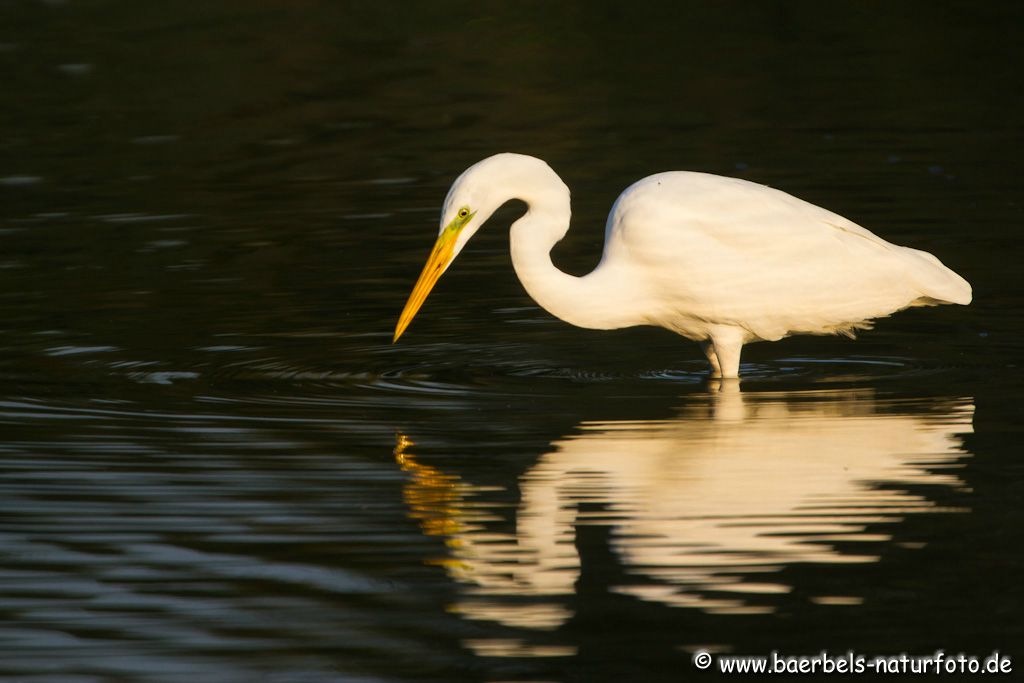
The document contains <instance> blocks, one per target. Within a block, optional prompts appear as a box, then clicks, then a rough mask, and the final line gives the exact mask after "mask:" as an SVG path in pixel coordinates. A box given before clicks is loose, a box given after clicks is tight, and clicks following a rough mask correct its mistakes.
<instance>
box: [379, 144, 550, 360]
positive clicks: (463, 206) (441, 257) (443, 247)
mask: <svg viewBox="0 0 1024 683" xmlns="http://www.w3.org/2000/svg"><path fill="white" fill-rule="evenodd" d="M550 177H554V178H555V179H556V180H558V176H556V175H555V173H554V171H552V170H551V169H550V167H548V165H547V164H545V163H544V162H543V161H541V160H540V159H535V158H534V157H529V156H525V155H522V154H510V153H505V154H496V155H494V156H492V157H488V158H486V159H484V160H483V161H480V162H477V163H476V164H474V165H472V166H470V167H469V168H468V169H466V170H465V171H464V172H463V173H462V175H460V176H459V177H458V178H456V179H455V182H454V183H452V187H451V189H450V190H449V191H448V196H447V197H446V198H445V200H444V207H443V208H442V210H441V225H440V229H439V230H438V235H437V241H436V242H435V243H434V249H433V250H432V251H431V252H430V256H429V257H428V258H427V263H426V265H424V266H423V272H421V273H420V277H419V280H417V281H416V285H415V286H414V287H413V289H412V294H410V295H409V300H408V301H407V302H406V304H405V308H404V309H403V310H402V314H401V315H400V316H399V318H398V324H397V325H396V326H395V335H394V339H393V341H398V338H399V337H400V336H402V333H403V332H405V328H407V327H408V326H409V323H411V322H412V319H413V317H414V316H415V315H416V312H417V311H419V309H420V306H422V305H423V302H424V301H425V300H426V298H427V295H428V294H429V293H430V290H431V289H433V287H434V285H435V284H436V283H437V281H438V280H439V279H440V277H441V275H442V274H444V271H446V270H447V269H448V266H450V265H451V264H452V261H454V260H455V257H456V256H458V255H459V252H460V251H462V249H463V248H464V247H465V246H466V243H467V242H469V240H470V238H471V237H472V236H473V235H474V234H476V231H477V230H479V229H480V226H482V225H483V224H484V223H485V222H487V219H488V218H490V217H491V214H493V213H494V212H495V211H497V210H498V208H500V207H501V205H502V204H504V203H505V202H507V201H508V200H509V199H512V198H513V197H516V196H518V195H519V194H521V193H520V192H519V190H520V188H523V189H525V188H529V187H530V186H531V185H533V184H536V183H537V182H538V181H539V180H541V179H543V180H545V181H546V182H548V183H550V182H551V181H550ZM558 183H559V184H560V185H561V181H560V180H558ZM562 187H564V185H562ZM565 191H566V193H568V190H567V189H566V190H565Z"/></svg>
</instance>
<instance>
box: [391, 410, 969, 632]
mask: <svg viewBox="0 0 1024 683" xmlns="http://www.w3.org/2000/svg"><path fill="white" fill-rule="evenodd" d="M972 414H973V405H972V403H971V402H970V401H969V400H950V401H948V402H946V403H945V404H942V405H938V406H932V407H922V406H920V405H915V404H908V403H895V402H894V403H882V402H879V401H876V400H875V398H874V397H873V395H872V394H871V392H869V391H858V392H852V393H850V392H848V393H842V392H798V393H766V394H741V393H740V392H738V391H725V392H723V393H722V394H718V395H710V396H706V397H704V398H699V397H698V398H697V399H696V400H692V401H691V402H690V404H689V405H688V406H687V407H686V408H685V409H684V410H683V411H682V415H681V416H680V417H681V418H682V419H673V420H654V421H635V422H601V423H584V424H582V425H580V428H579V430H578V433H575V434H573V435H571V436H567V437H565V438H563V439H560V440H558V441H556V442H554V443H553V444H552V449H551V450H550V451H549V452H548V453H546V454H544V455H543V456H542V457H541V458H540V460H539V461H538V462H537V464H536V465H535V466H534V467H533V468H532V469H530V470H529V471H528V472H526V473H525V474H524V475H523V476H522V478H521V479H520V481H519V488H520V492H521V498H520V503H519V506H518V509H517V510H516V519H515V522H516V523H515V532H514V533H511V534H510V533H501V532H496V531H493V530H491V529H489V525H488V523H487V519H486V517H485V516H483V515H479V514H476V513H479V512H482V511H484V510H486V509H487V507H486V505H485V501H486V492H485V491H477V490H475V489H474V487H472V486H470V485H468V484H465V483H463V482H458V479H455V478H446V479H444V480H443V481H444V487H445V491H446V493H445V494H444V495H435V496H434V497H435V498H437V499H438V500H441V501H443V502H442V503H439V504H438V505H437V506H435V507H433V508H429V506H428V507H426V508H425V507H423V506H422V505H421V506H420V507H419V508H418V509H416V510H414V511H413V514H414V515H415V516H416V517H417V518H418V519H420V521H421V523H422V525H423V528H424V529H425V530H426V531H428V532H430V533H436V531H433V530H437V529H449V530H451V531H450V532H449V533H450V535H449V536H448V538H449V544H448V545H449V550H448V552H449V553H450V558H449V559H450V562H449V563H448V564H447V566H448V567H449V572H450V573H451V575H452V576H453V577H454V578H455V579H457V580H458V581H459V582H461V583H463V584H464V585H465V586H467V591H466V594H465V595H464V597H463V599H462V600H461V601H460V603H459V604H458V605H457V608H458V609H459V610H460V611H462V612H464V613H466V614H467V615H470V616H475V617H479V618H486V619H492V620H496V621H500V622H503V623H506V624H509V625H516V626H524V627H533V628H552V627H555V626H557V625H559V624H561V623H563V622H564V620H565V619H566V618H567V617H568V616H570V612H569V611H568V608H567V607H566V606H565V605H564V603H563V601H562V599H561V597H560V596H567V595H570V594H572V592H573V591H574V584H575V581H576V580H577V578H578V576H579V570H580V567H579V562H580V561H579V557H578V554H577V550H576V547H575V545H574V538H575V532H576V527H577V526H579V525H581V524H601V525H608V526H610V527H611V528H612V535H611V539H612V540H611V543H612V549H613V550H614V552H615V553H616V555H617V556H618V558H619V561H620V562H621V563H622V565H623V566H624V567H625V568H626V570H627V572H628V573H629V574H631V575H633V576H636V577H637V580H636V581H635V582H629V583H628V584H624V585H619V586H614V587H613V588H614V589H615V590H617V591H619V592H621V593H625V594H631V595H635V596H637V597H640V598H643V599H646V600H654V601H657V602H661V603H664V604H669V605H678V606H693V607H698V608H700V609H704V610H707V611H714V612H743V611H764V610H770V609H771V607H770V602H771V601H770V596H771V594H773V593H781V592H787V591H789V590H790V589H791V588H792V586H790V585H788V584H787V583H786V581H785V580H784V579H782V578H780V575H779V574H778V571H779V569H781V568H782V567H784V566H786V565H790V564H793V563H801V562H812V563H865V562H873V561H876V560H877V557H878V553H879V550H880V548H881V544H885V543H888V542H891V541H892V537H891V535H890V534H889V533H887V531H886V525H889V524H893V523H895V522H898V521H899V520H900V519H902V518H903V517H904V516H906V515H909V514H915V513H921V512H937V511H940V510H939V508H937V506H936V505H935V504H934V503H933V502H932V501H931V500H929V499H928V498H926V497H925V496H924V495H922V494H920V493H918V492H915V489H916V487H917V486H918V485H931V486H945V487H958V486H961V485H962V482H961V480H960V479H959V478H958V477H957V475H956V474H955V472H954V471H953V470H952V469H951V468H952V466H953V465H954V462H955V461H956V460H957V459H958V458H960V457H962V456H963V452H962V451H961V450H960V439H959V438H958V437H957V435H958V434H962V433H965V432H970V431H971V418H972ZM435 473H436V470H432V471H431V473H430V474H429V475H424V476H422V477H421V476H420V475H418V474H417V473H416V472H415V471H414V472H413V475H414V476H413V479H412V480H411V481H410V484H409V487H410V488H411V489H419V488H422V487H424V486H427V487H429V486H430V483H429V482H430V481H433V480H435V479H437V477H436V474H435ZM438 481H441V480H438ZM453 482H458V483H459V486H460V488H459V489H458V491H459V492H458V496H457V498H458V500H457V501H453V500H452V498H451V495H450V492H451V491H452V490H453V488H452V486H453ZM911 487H914V489H912V488H911ZM916 490H919V489H916ZM424 498H429V496H426V497H425V496H423V495H422V494H418V499H419V500H423V499H424ZM583 503H596V504H597V505H596V506H595V507H596V509H599V510H600V512H599V513H593V512H590V513H588V512H581V511H580V509H579V506H580V505H581V504H583ZM513 596H515V598H516V600H509V599H508V598H510V597H513ZM531 596H532V597H531ZM524 598H528V603H524V602H523V599H524ZM819 598H820V599H821V601H822V602H829V601H831V602H849V601H856V600H858V599H859V597H858V596H855V595H854V596H850V595H846V596H819Z"/></svg>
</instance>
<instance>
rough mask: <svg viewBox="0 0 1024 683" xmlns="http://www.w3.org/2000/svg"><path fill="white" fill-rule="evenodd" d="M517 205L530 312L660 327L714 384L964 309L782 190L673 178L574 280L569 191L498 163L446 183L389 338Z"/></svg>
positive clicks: (905, 261) (653, 183)
mask: <svg viewBox="0 0 1024 683" xmlns="http://www.w3.org/2000/svg"><path fill="white" fill-rule="evenodd" d="M511 199H521V200H522V201H524V202H526V205H527V207H528V208H527V211H526V214H525V215H523V217H522V218H520V219H519V220H517V221H516V222H515V223H513V224H512V228H511V233H510V247H511V252H512V266H513V267H514V268H515V271H516V274H517V275H518V276H519V280H520V282H522V283H523V286H524V287H525V288H526V291H527V292H528V293H529V295H530V296H531V297H533V299H534V301H536V302H537V303H538V304H540V305H541V306H542V307H543V308H544V309H546V310H547V311H548V312H549V313H551V314H553V315H554V316H556V317H558V318H561V319H562V320H564V321H566V322H568V323H571V324H573V325H577V326H579V327H586V328H592V329H601V330H608V329H614V328H619V327H630V326H633V325H656V326H659V327H664V328H666V329H669V330H672V331H673V332H676V333H678V334H680V335H682V336H684V337H686V338H688V339H692V340H694V341H696V342H698V343H699V344H700V345H701V348H702V349H703V351H704V354H705V355H706V356H707V359H708V362H709V363H710V364H711V369H712V374H713V376H716V377H724V378H734V377H738V376H739V365H740V350H741V349H742V347H743V345H744V344H746V343H749V342H754V341H762V340H765V341H776V340H779V339H782V338H783V337H786V336H789V335H792V334H845V335H848V336H852V335H853V332H854V331H855V330H857V329H865V328H869V327H870V326H871V319H872V318H878V317H880V316H886V315H889V314H891V313H894V312H896V311H898V310H901V309H904V308H908V307H911V306H929V305H935V304H946V303H954V304H968V303H970V301H971V286H970V284H968V283H967V281H966V280H964V279H963V278H962V277H960V276H959V275H957V274H956V273H954V272H953V271H952V270H950V269H949V268H946V267H945V266H944V265H942V263H941V262H939V260H938V259H937V258H935V257H934V256H932V255H931V254H929V253H927V252H924V251H918V250H917V249H910V248H908V247H900V246H896V245H894V244H890V243H889V242H886V241H885V240H883V239H882V238H880V237H878V236H877V235H875V234H874V233H872V232H870V231H868V230H866V229H864V228H862V227H860V226H859V225H857V224H855V223H853V222H851V221H849V220H847V219H845V218H843V217H842V216H839V215H837V214H834V213H832V212H831V211H827V210H825V209H822V208H821V207H818V206H815V205H813V204H809V203H807V202H805V201H803V200H800V199H797V198H796V197H793V196H791V195H789V194H786V193H785V192H781V191H779V190H775V189H772V188H770V187H766V186H764V185H758V184H757V183H752V182H749V181H746V180H740V179H738V178H725V177H721V176H715V175H710V174H707V173H695V172H689V171H674V172H669V173H659V174H656V175H652V176H648V177H647V178H644V179H643V180H640V181H638V182H636V183H634V184H633V185H631V186H630V187H629V188H627V189H626V191H625V192H623V193H622V194H621V195H619V198H618V199H617V200H616V201H615V204H614V205H613V206H612V210H611V213H610V214H609V215H608V222H607V224H606V226H605V243H604V254H603V255H602V257H601V262H600V263H599V264H598V266H597V268H595V269H594V270H593V271H592V272H591V273H589V274H587V275H584V276H583V277H574V276H572V275H569V274H567V273H564V272H562V271H561V270H559V269H558V268H556V267H555V266H554V264H553V263H552V262H551V255H550V252H551V248H552V247H553V246H554V245H555V243H556V242H558V241H559V240H560V239H562V238H563V237H564V236H565V233H566V232H567V231H568V230H569V216H570V213H571V212H570V210H569V188H568V187H566V185H565V183H563V182H562V179H561V178H559V177H558V175H557V174H556V173H555V172H554V171H552V170H551V167H549V166H548V165H547V164H546V163H544V162H543V161H541V160H540V159H536V158H534V157H530V156H525V155H522V154H509V153H506V154H497V155H495V156H492V157H488V158H487V159H484V160H483V161H480V162H478V163H476V164H474V165H473V166H470V167H469V168H468V169H467V170H466V171H465V172H463V174H462V175H460V176H459V177H458V178H457V179H456V180H455V182H454V183H453V184H452V187H451V189H450V190H449V191H448V196H447V197H446V198H445V201H444V208H443V210H442V212H441V228H440V234H439V235H438V238H437V242H436V244H435V245H434V249H433V251H432V252H431V254H430V257H429V258H428V259H427V263H426V265H425V266H424V268H423V272H422V273H421V274H420V277H419V280H418V281H417V282H416V285H415V287H414V288H413V290H412V294H410V296H409V301H408V302H407V303H406V305H405V309H404V310H403V311H402V314H401V316H400V317H399V320H398V324H397V326H396V327H395V335H394V341H398V338H399V337H400V336H401V335H402V333H403V332H404V331H405V329H406V327H408V325H409V323H410V322H411V321H412V319H413V316H415V315H416V312H417V311H418V310H419V308H420V306H422V305H423V301H424V300H425V299H426V297H427V294H429V293H430V290H431V288H432V287H433V286H434V284H435V283H436V282H437V280H438V278H440V277H441V275H442V273H444V271H445V270H447V268H448V266H450V265H451V263H452V261H453V260H454V259H455V257H456V256H457V255H458V254H459V252H460V251H462V248H463V247H465V246H466V243H467V242H468V241H469V239H470V238H471V237H472V236H473V235H474V234H475V233H476V231H477V230H478V229H480V226H482V225H483V224H484V223H485V222H486V221H487V219H488V218H489V217H490V216H491V214H493V213H494V211H495V210H497V209H498V207H500V206H501V205H502V204H504V203H505V202H507V201H509V200H511Z"/></svg>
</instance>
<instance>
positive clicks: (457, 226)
mask: <svg viewBox="0 0 1024 683" xmlns="http://www.w3.org/2000/svg"><path fill="white" fill-rule="evenodd" d="M474 215H475V213H473V214H470V215H469V216H466V217H465V218H461V219H460V218H456V219H455V220H453V221H452V222H451V223H449V224H448V226H447V227H445V229H444V230H442V231H441V234H440V235H438V237H437V242H436V243H435V244H434V250H433V251H431V252H430V258H428V259H427V264H426V265H425V266H423V272H422V273H420V279H419V280H417V281H416V286H415V287H413V288H412V294H410V295H409V300H408V301H407V302H406V303H405V308H404V309H402V315H400V316H399V317H398V324H397V325H395V336H394V338H393V339H392V340H391V341H392V343H394V342H396V341H398V338H399V337H401V336H402V333H403V332H405V328H407V327H408V326H409V323H411V322H412V319H413V317H415V315H416V311H418V310H420V306H422V305H423V302H424V301H425V300H426V298H427V295H428V294H430V290H431V289H433V288H434V285H435V284H436V283H437V281H438V279H439V278H440V277H441V274H442V273H444V271H445V269H446V268H447V267H448V264H450V263H451V262H452V259H453V258H454V257H455V256H454V255H455V240H456V239H457V238H458V236H459V233H460V232H462V228H464V227H465V226H466V223H468V222H469V220H470V219H471V218H472V217H473V216H474Z"/></svg>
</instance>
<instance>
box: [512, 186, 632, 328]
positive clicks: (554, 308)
mask: <svg viewBox="0 0 1024 683" xmlns="http://www.w3.org/2000/svg"><path fill="white" fill-rule="evenodd" d="M524 201H526V203H527V205H528V207H529V209H528V211H527V212H526V215H524V216H523V217H522V218H520V219H519V220H518V221H516V222H515V223H513V224H512V228H511V231H510V234H509V246H510V250H511V253H512V266H513V268H515V271H516V275H517V276H519V281H520V282H522V283H523V287H525V288H526V292H527V293H528V294H529V295H530V296H531V297H532V298H533V300H534V301H536V302H537V303H538V304H539V305H540V306H541V307H542V308H544V309H545V310H546V311H548V312H549V313H551V314H552V315H554V316H555V317H557V318H560V319H562V320H564V321H566V322H567V323H570V324H573V325H576V326H578V327H587V328H591V329H601V330H607V329H614V328H618V327H627V326H630V325H636V324H640V323H642V322H643V321H641V320H637V319H635V317H634V316H633V315H630V314H627V313H626V312H625V311H627V310H629V309H630V308H631V307H630V306H629V305H628V304H629V301H628V297H629V294H628V292H626V291H624V289H623V286H622V285H623V282H624V281H623V279H621V278H617V277H616V270H617V269H616V267H615V264H612V263H609V262H608V260H607V259H602V261H601V263H600V264H598V267H597V268H595V269H594V270H593V271H592V272H591V273H589V274H587V275H584V276H583V277H575V276H573V275H569V274H568V273H565V272H563V271H561V270H559V269H558V268H557V267H555V264H554V263H552V262H551V249H552V247H554V246H555V244H556V243H558V241H559V240H561V239H562V237H564V236H565V233H566V232H567V231H568V229H569V217H570V213H571V212H570V210H569V195H568V192H566V193H565V198H564V201H562V200H561V198H560V197H559V198H554V197H551V196H548V197H545V198H544V200H541V201H537V200H534V201H531V200H529V199H525V198H524Z"/></svg>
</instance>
